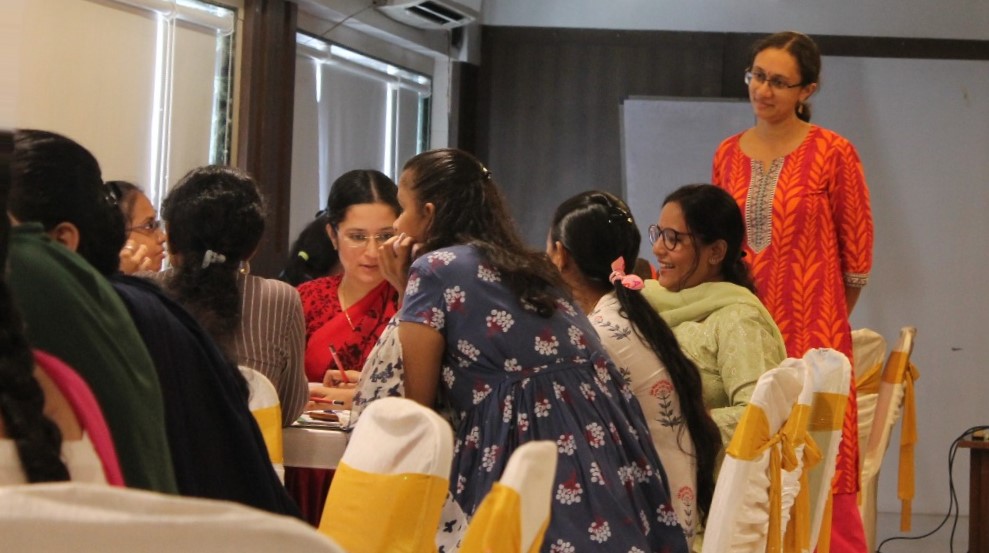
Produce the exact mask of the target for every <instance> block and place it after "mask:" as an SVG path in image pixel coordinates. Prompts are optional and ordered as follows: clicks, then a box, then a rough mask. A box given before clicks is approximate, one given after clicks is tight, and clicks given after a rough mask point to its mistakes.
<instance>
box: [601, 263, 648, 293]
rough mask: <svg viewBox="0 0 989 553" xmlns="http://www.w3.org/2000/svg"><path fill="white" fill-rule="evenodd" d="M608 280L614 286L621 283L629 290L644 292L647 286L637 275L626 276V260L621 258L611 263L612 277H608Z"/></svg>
mask: <svg viewBox="0 0 989 553" xmlns="http://www.w3.org/2000/svg"><path fill="white" fill-rule="evenodd" d="M608 280H610V281H611V283H612V284H614V283H616V282H621V284H622V286H624V287H625V288H628V289H629V290H642V288H643V287H644V286H645V284H644V283H643V282H642V279H641V278H639V277H638V276H637V275H626V274H625V260H624V259H623V258H621V257H619V258H618V259H616V260H614V261H612V262H611V276H609V277H608Z"/></svg>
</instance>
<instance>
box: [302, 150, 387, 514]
mask: <svg viewBox="0 0 989 553" xmlns="http://www.w3.org/2000/svg"><path fill="white" fill-rule="evenodd" d="M400 211H401V209H400V208H399V206H398V197H397V194H396V188H395V183H394V182H392V180H391V179H389V178H388V177H387V176H386V175H384V174H383V173H380V172H378V171H371V170H356V171H350V172H347V173H344V174H343V175H342V176H341V177H340V178H338V179H337V180H336V181H334V183H333V186H332V187H331V188H330V197H329V198H328V200H327V203H326V215H325V219H326V233H327V235H328V236H329V237H330V241H331V242H332V243H333V247H334V248H335V249H336V251H337V253H338V254H339V255H340V265H341V267H342V268H343V272H342V273H341V274H335V275H331V276H327V277H322V278H317V279H314V280H311V281H309V282H306V283H303V284H301V285H299V295H300V296H301V297H302V307H303V311H304V312H305V317H306V356H305V359H306V377H307V378H308V379H309V382H310V386H311V387H312V388H313V390H312V393H313V394H314V395H319V396H323V397H324V398H326V399H339V400H342V401H344V404H345V408H350V405H351V400H352V399H353V395H354V391H355V390H354V388H353V384H356V382H357V380H358V378H359V377H360V372H359V371H360V370H361V367H363V366H364V362H365V361H366V360H367V356H368V354H370V353H371V349H372V348H373V347H374V344H375V342H376V341H377V340H378V337H379V336H381V333H382V331H384V329H385V326H386V325H387V324H388V321H389V320H390V319H391V317H392V315H394V314H395V306H396V301H397V298H398V293H397V292H396V291H395V289H394V288H392V286H391V285H390V284H389V283H388V282H387V281H386V280H385V277H384V276H383V275H382V274H381V270H380V269H379V267H378V246H380V245H381V244H382V243H383V242H384V241H385V240H388V239H389V238H391V237H392V236H393V235H394V234H395V230H394V228H393V226H392V225H393V224H394V222H395V219H396V218H398V214H399V212H400ZM313 383H319V384H323V385H324V386H323V387H319V386H316V387H313ZM348 383H349V384H348ZM330 478H331V472H330V471H317V470H306V469H292V468H287V469H286V471H285V486H286V487H287V488H288V489H289V493H291V494H292V496H293V497H295V499H296V501H297V502H298V503H299V507H300V508H301V509H302V512H303V516H304V517H305V518H306V519H307V520H309V521H310V522H311V523H312V524H313V525H318V524H319V519H320V515H321V513H322V509H323V503H324V502H325V500H326V492H327V490H328V489H329V484H330Z"/></svg>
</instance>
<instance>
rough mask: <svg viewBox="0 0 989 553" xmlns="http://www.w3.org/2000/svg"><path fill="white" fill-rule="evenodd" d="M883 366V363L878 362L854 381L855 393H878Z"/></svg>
mask: <svg viewBox="0 0 989 553" xmlns="http://www.w3.org/2000/svg"><path fill="white" fill-rule="evenodd" d="M883 364H884V362H883V361H879V362H878V363H876V364H875V365H873V366H872V367H870V368H869V370H867V371H865V373H863V374H862V375H861V376H859V377H858V378H856V379H855V393H857V394H859V395H869V394H878V393H879V383H880V382H882V376H883Z"/></svg>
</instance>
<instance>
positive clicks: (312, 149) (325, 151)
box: [289, 39, 430, 237]
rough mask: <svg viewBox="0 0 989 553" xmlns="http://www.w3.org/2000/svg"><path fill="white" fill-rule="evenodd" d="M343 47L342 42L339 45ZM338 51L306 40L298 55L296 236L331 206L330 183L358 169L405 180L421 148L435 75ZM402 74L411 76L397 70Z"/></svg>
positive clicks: (294, 159) (293, 213) (293, 230)
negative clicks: (404, 168)
mask: <svg viewBox="0 0 989 553" xmlns="http://www.w3.org/2000/svg"><path fill="white" fill-rule="evenodd" d="M333 48H334V51H337V50H336V48H337V47H335V46H334V47H333ZM347 56H348V59H344V58H342V57H340V56H339V55H331V53H330V46H329V45H328V44H326V43H319V42H317V41H315V40H314V39H305V40H300V43H299V51H298V56H297V58H296V75H295V106H294V127H293V142H292V211H291V217H290V225H289V226H290V229H289V230H290V236H292V237H294V236H296V235H297V234H298V232H299V231H301V230H302V228H303V227H304V226H305V225H306V224H307V223H308V222H309V221H310V220H311V219H312V217H313V215H314V214H315V213H316V211H318V210H319V209H322V208H323V207H324V206H325V205H326V199H327V197H328V195H329V190H330V186H331V185H332V184H333V181H334V180H336V179H337V177H339V176H340V175H342V174H344V173H346V172H347V171H350V170H353V169H376V170H378V171H381V172H383V173H385V174H386V175H388V176H389V177H391V178H392V179H397V178H398V173H399V171H400V170H401V167H402V165H403V164H404V163H405V161H406V160H407V159H408V158H410V157H412V156H413V155H415V154H416V153H418V152H419V149H420V147H421V146H422V144H421V140H420V128H421V127H422V126H423V125H421V124H420V122H421V121H422V118H423V117H425V116H426V115H427V114H425V113H422V112H421V108H422V104H423V100H424V99H427V98H428V97H429V94H430V90H429V84H428V79H425V78H423V77H419V76H415V77H414V78H416V79H418V80H419V81H420V82H411V80H410V79H409V78H408V75H411V74H410V73H408V72H406V71H404V70H401V69H399V68H397V67H393V66H387V64H384V63H383V62H379V61H377V60H369V61H368V62H367V65H361V63H360V61H355V60H357V59H358V58H360V55H357V54H354V53H348V54H347ZM396 73H401V74H405V75H407V76H406V77H399V76H396Z"/></svg>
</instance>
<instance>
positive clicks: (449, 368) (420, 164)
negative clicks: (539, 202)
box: [379, 149, 687, 553]
mask: <svg viewBox="0 0 989 553" xmlns="http://www.w3.org/2000/svg"><path fill="white" fill-rule="evenodd" d="M398 196H399V202H400V203H401V204H402V208H403V213H402V215H401V216H400V217H399V219H398V220H396V222H395V226H396V228H397V230H398V231H399V232H401V233H402V235H400V236H399V237H397V238H395V239H393V240H392V241H389V242H387V243H386V244H385V245H384V246H383V247H382V248H381V255H380V257H379V259H381V263H382V271H383V272H384V274H385V275H386V276H387V277H388V278H389V280H394V281H399V282H400V281H402V280H404V276H405V274H406V273H405V266H404V263H405V262H407V261H406V260H408V259H409V256H410V253H411V250H412V249H413V245H415V249H416V252H417V257H416V259H415V261H414V262H413V263H412V266H411V269H410V270H409V272H408V273H407V275H408V277H407V278H408V283H407V286H406V288H405V297H404V303H403V305H402V307H401V310H400V312H399V314H398V319H399V321H400V322H399V327H398V333H399V341H400V343H401V344H402V355H403V361H404V367H405V392H406V395H407V397H409V398H411V399H414V400H416V401H419V402H421V403H423V404H425V405H430V406H432V405H434V403H435V400H436V398H437V393H439V394H441V395H442V396H443V399H444V400H445V401H446V402H448V403H449V404H450V405H452V406H453V408H454V410H455V411H456V412H458V417H457V421H456V426H455V431H456V443H455V455H454V461H453V468H452V472H451V475H450V492H451V494H452V495H453V498H454V499H455V500H456V502H457V503H458V504H459V506H460V507H461V508H462V509H463V511H464V513H466V514H467V516H468V517H469V516H471V515H472V514H473V512H474V511H475V509H476V508H477V507H478V506H479V505H480V503H481V501H482V500H483V499H484V496H485V494H487V492H488V491H489V490H490V488H491V486H492V484H493V483H494V482H495V481H497V480H498V479H499V478H500V476H501V474H502V471H503V470H504V467H505V463H506V462H507V460H508V458H509V457H510V456H511V454H512V452H513V451H515V449H516V448H517V447H518V446H519V445H521V444H523V443H526V442H529V441H532V440H552V441H553V442H555V443H556V444H557V451H558V453H559V455H558V464H557V474H556V482H555V483H554V487H553V490H554V491H553V505H552V515H551V518H550V524H549V528H548V530H547V532H546V537H545V540H544V542H543V549H542V550H543V551H549V552H569V553H579V552H581V551H609V552H619V553H626V552H639V553H645V552H654V551H663V552H667V551H669V552H686V551H687V544H686V540H685V538H684V534H683V531H682V530H681V528H680V525H679V523H678V521H677V518H676V515H675V514H674V511H673V508H672V506H671V503H670V498H669V490H668V486H667V484H666V475H665V473H664V471H663V467H662V464H661V463H660V460H659V457H658V456H657V454H656V451H655V449H654V447H653V445H652V442H651V439H650V436H649V431H648V428H647V427H646V425H645V423H644V417H643V415H642V411H641V409H640V408H639V405H638V403H637V402H636V401H635V399H634V398H633V397H632V395H631V393H630V391H629V389H628V387H627V386H626V385H625V383H624V381H623V380H622V378H621V376H620V375H619V374H618V372H617V371H616V369H615V367H614V365H613V364H612V363H611V361H610V360H609V358H608V357H607V355H606V354H605V353H604V350H603V348H602V346H601V344H600V342H599V341H598V338H597V334H596V333H595V331H594V329H593V328H592V327H591V326H590V324H589V321H588V319H587V317H586V316H585V315H584V314H583V313H581V312H580V311H579V309H578V308H576V307H574V304H573V303H572V302H571V300H569V299H568V298H567V297H566V296H565V295H564V293H562V292H561V290H562V283H561V282H560V280H559V274H558V273H557V272H556V270H555V268H554V267H553V266H552V265H551V264H550V263H549V261H548V259H546V257H545V256H544V255H542V254H537V253H534V252H529V251H528V250H526V248H525V247H524V246H523V245H522V242H521V240H520V239H519V237H518V235H517V233H516V231H515V230H514V228H513V227H512V225H511V222H510V219H509V217H508V214H507V212H506V210H505V208H504V202H503V200H502V198H501V194H500V192H499V191H498V189H497V187H496V186H495V185H494V182H493V181H492V179H491V174H490V173H489V172H488V170H487V169H486V168H484V166H483V165H482V164H481V163H480V162H479V161H478V160H477V159H475V158H474V157H472V156H471V155H469V154H467V153H465V152H462V151H459V150H449V149H447V150H433V151H429V152H425V153H423V154H420V155H418V156H416V157H414V158H412V159H411V160H409V161H408V162H407V163H406V165H405V168H404V170H403V172H402V175H401V179H400V181H399V191H398Z"/></svg>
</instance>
